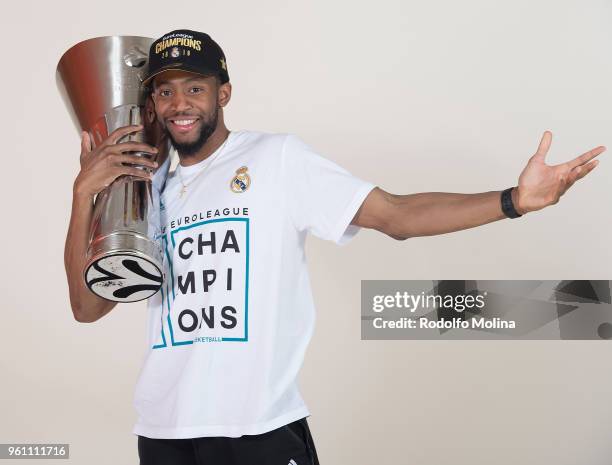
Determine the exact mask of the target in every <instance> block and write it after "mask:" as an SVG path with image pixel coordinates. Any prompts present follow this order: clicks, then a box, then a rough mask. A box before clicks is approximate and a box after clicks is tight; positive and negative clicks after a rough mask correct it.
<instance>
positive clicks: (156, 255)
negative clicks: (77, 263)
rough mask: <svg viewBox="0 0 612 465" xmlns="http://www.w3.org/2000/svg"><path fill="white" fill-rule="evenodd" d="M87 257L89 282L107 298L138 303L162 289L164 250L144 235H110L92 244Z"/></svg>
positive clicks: (90, 286)
mask: <svg viewBox="0 0 612 465" xmlns="http://www.w3.org/2000/svg"><path fill="white" fill-rule="evenodd" d="M87 255H88V256H89V257H91V258H90V259H89V260H88V261H87V265H86V266H85V283H86V284H87V287H88V288H89V289H90V290H91V291H92V292H93V293H94V294H96V295H97V296H99V297H102V298H103V299H106V300H110V301H113V302H138V301H139V300H144V299H148V298H149V297H151V296H152V295H154V294H155V293H157V292H158V291H159V290H160V289H161V286H162V283H163V274H162V271H161V270H162V267H161V262H162V260H161V259H162V256H161V250H160V249H159V246H158V245H157V244H156V243H155V242H153V241H151V240H150V239H148V238H146V237H144V236H141V235H139V234H135V233H131V232H130V233H125V232H122V233H114V234H110V235H108V236H106V237H103V238H100V239H99V240H97V241H96V242H95V243H92V244H91V246H90V248H89V251H88V254H87Z"/></svg>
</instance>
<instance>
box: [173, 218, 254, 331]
mask: <svg viewBox="0 0 612 465" xmlns="http://www.w3.org/2000/svg"><path fill="white" fill-rule="evenodd" d="M248 214H249V212H248V208H246V207H240V208H239V207H234V208H223V209H217V210H208V211H204V212H200V213H196V214H192V215H186V216H182V217H180V218H176V219H173V220H171V221H170V228H171V233H170V236H171V243H172V244H173V248H174V253H173V256H174V258H173V268H174V269H175V270H176V271H177V275H176V282H175V283H174V284H176V287H175V290H176V294H177V295H181V296H185V297H186V298H187V299H188V300H187V301H186V302H185V304H187V302H191V304H192V305H189V304H187V305H185V306H186V307H188V308H185V307H183V308H182V309H181V310H180V311H179V313H178V314H176V313H175V314H176V315H177V320H178V321H177V323H178V326H179V328H180V329H181V331H183V332H184V333H186V334H193V333H194V331H196V329H198V330H200V329H201V328H202V326H203V325H205V328H208V329H210V330H215V336H213V337H206V338H205V339H204V338H196V339H197V342H221V341H223V340H242V339H245V338H246V331H245V334H244V336H241V337H239V338H236V336H237V334H233V331H232V330H236V329H238V330H239V328H238V324H239V320H244V319H246V314H245V313H246V308H242V305H238V307H237V306H236V304H237V303H239V302H242V301H243V297H238V295H236V293H238V294H239V295H243V294H244V292H246V283H245V286H242V285H241V284H242V281H243V278H244V279H248V276H247V274H248V271H247V270H246V256H248V238H247V236H248V226H247V224H248ZM245 217H246V218H245ZM245 249H247V250H245ZM215 256H216V257H218V259H215V260H211V259H212V258H213V257H215ZM221 256H224V257H225V258H221ZM241 257H242V258H241ZM236 279H237V280H238V282H237V284H239V285H238V286H236V285H235V281H236ZM213 288H216V294H215V295H216V297H213V298H212V299H210V298H208V299H206V302H207V304H208V305H205V306H202V305H201V303H202V300H201V297H199V298H198V297H197V296H198V295H199V296H202V293H203V295H204V296H210V295H211V294H209V293H210V292H211V291H213V290H214V289H213ZM190 296H191V297H193V298H196V300H197V301H198V304H199V305H198V307H199V308H197V309H196V308H193V304H195V302H194V301H193V300H191V298H190ZM236 298H237V299H236ZM226 299H229V300H230V301H231V302H227V301H226ZM219 300H221V301H219ZM224 301H225V302H224ZM230 303H231V304H230ZM189 307H192V308H189ZM245 326H246V321H244V322H243V323H242V325H241V327H245ZM245 329H246V328H245ZM219 331H220V333H219ZM194 342H196V340H194Z"/></svg>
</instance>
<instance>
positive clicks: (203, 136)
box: [164, 105, 219, 157]
mask: <svg viewBox="0 0 612 465" xmlns="http://www.w3.org/2000/svg"><path fill="white" fill-rule="evenodd" d="M176 116H180V115H176ZM186 116H193V115H186ZM218 119H219V106H218V105H215V110H214V112H213V114H212V115H211V117H210V118H208V119H204V118H200V121H201V124H200V131H199V133H198V135H197V137H196V139H195V140H194V141H193V142H179V141H177V140H175V139H174V137H172V133H171V132H170V131H168V128H167V127H166V126H164V132H165V133H166V135H167V136H168V138H169V139H170V142H171V143H172V147H174V149H175V150H176V151H177V152H178V153H179V155H181V156H182V157H193V156H194V155H196V154H197V153H198V152H199V151H200V149H201V148H202V147H203V146H204V144H205V143H206V141H207V140H208V138H209V137H210V136H211V135H212V133H213V132H215V129H216V128H217V121H218Z"/></svg>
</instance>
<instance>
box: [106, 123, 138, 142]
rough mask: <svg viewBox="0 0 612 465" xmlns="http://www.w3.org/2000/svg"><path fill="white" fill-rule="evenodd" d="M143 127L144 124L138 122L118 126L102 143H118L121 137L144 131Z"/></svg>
mask: <svg viewBox="0 0 612 465" xmlns="http://www.w3.org/2000/svg"><path fill="white" fill-rule="evenodd" d="M142 127H143V126H142V125H141V124H137V125H132V126H123V127H121V128H117V129H115V130H114V131H113V132H111V133H110V134H109V135H108V137H107V138H106V140H105V141H104V142H103V143H102V144H101V145H111V144H116V143H117V141H118V140H119V139H121V138H122V137H125V136H127V135H128V134H132V133H134V132H138V131H142Z"/></svg>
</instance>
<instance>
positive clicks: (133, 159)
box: [112, 154, 157, 169]
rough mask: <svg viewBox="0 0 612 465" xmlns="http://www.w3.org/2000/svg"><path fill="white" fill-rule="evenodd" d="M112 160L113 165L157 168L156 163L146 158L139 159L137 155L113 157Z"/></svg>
mask: <svg viewBox="0 0 612 465" xmlns="http://www.w3.org/2000/svg"><path fill="white" fill-rule="evenodd" d="M112 160H113V162H114V163H115V164H124V163H127V164H130V165H136V166H143V167H146V168H151V169H155V168H157V162H155V161H153V160H149V159H148V158H145V157H140V156H138V155H126V154H121V155H114V156H113V158H112Z"/></svg>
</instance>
